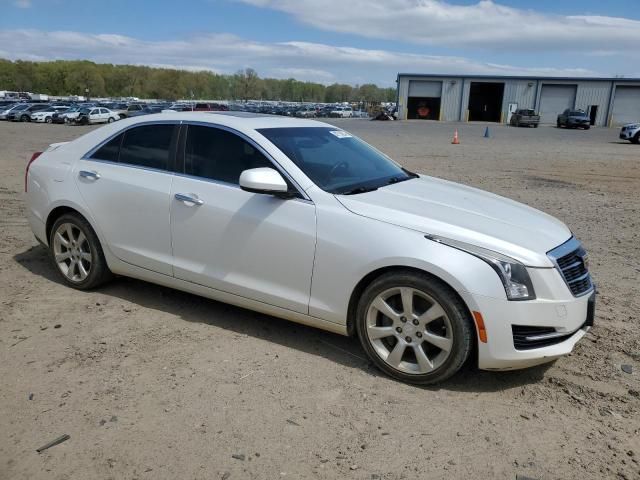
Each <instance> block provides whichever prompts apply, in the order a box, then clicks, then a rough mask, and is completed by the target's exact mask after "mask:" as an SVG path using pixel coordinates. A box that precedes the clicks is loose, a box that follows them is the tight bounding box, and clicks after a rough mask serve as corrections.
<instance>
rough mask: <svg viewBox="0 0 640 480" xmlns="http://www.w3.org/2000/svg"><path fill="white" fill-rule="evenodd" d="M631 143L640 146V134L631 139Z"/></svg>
mask: <svg viewBox="0 0 640 480" xmlns="http://www.w3.org/2000/svg"><path fill="white" fill-rule="evenodd" d="M631 143H634V144H636V145H638V144H640V132H638V133H636V134H635V135H634V136H633V137H632V138H631Z"/></svg>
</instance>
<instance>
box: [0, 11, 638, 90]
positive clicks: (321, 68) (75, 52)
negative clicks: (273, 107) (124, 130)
mask: <svg viewBox="0 0 640 480" xmlns="http://www.w3.org/2000/svg"><path fill="white" fill-rule="evenodd" d="M639 6H640V1H639V0H607V1H602V0H579V1H578V0H536V1H531V0H526V1H525V0H182V1H176V0H0V58H7V59H10V60H16V59H23V60H55V59H65V60H68V59H87V60H92V61H95V62H99V63H117V64H125V63H128V64H137V65H151V66H160V67H177V68H185V69H189V70H210V71H214V72H218V73H234V72H236V71H237V70H239V69H243V68H248V67H251V68H254V69H255V70H257V71H258V73H259V75H260V76H262V77H275V78H297V79H299V80H309V81H316V82H320V83H324V84H330V83H334V82H339V83H349V84H352V85H356V84H363V83H376V84H378V85H380V86H394V85H395V80H396V75H397V73H398V72H405V73H406V72H411V73H438V74H448V73H451V74H488V75H494V74H505V75H546V76H607V77H608V76H619V75H623V76H626V77H640V8H638V7H639Z"/></svg>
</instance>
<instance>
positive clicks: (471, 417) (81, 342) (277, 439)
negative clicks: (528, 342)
mask: <svg viewBox="0 0 640 480" xmlns="http://www.w3.org/2000/svg"><path fill="white" fill-rule="evenodd" d="M335 123H336V124H338V125H340V126H342V127H343V128H345V129H347V130H350V131H351V132H353V133H355V134H357V135H360V136H361V137H363V138H364V139H365V140H367V141H369V142H371V143H372V144H374V145H375V146H377V147H378V148H379V149H381V150H382V151H384V152H386V153H388V154H389V155H391V156H392V157H394V158H395V159H397V160H398V161H400V162H401V163H403V164H404V165H405V166H407V167H408V168H411V169H415V170H417V171H420V172H424V173H429V174H431V175H435V176H438V177H443V178H447V179H450V180H454V181H459V182H463V183H467V184H471V185H474V186H477V187H480V188H483V189H486V190H490V191H492V192H495V193H498V194H501V195H505V196H508V197H511V198H514V199H516V200H519V201H522V202H525V203H527V204H529V205H532V206H534V207H536V208H539V209H541V210H544V211H546V212H548V213H550V214H552V215H555V216H557V217H559V218H560V219H562V220H563V221H565V222H566V223H567V224H568V225H570V227H571V229H572V230H573V232H574V233H575V234H576V235H577V236H578V237H579V238H580V239H581V240H582V241H583V243H584V244H585V246H586V248H587V249H588V251H589V253H590V257H591V265H592V273H593V275H594V277H595V280H596V282H597V284H598V289H599V292H600V293H599V297H598V308H597V315H596V322H597V323H596V327H595V328H594V329H593V330H592V331H591V332H590V333H589V334H588V335H587V336H586V337H585V338H584V339H583V341H582V342H581V343H580V344H579V345H578V346H577V348H576V350H575V352H574V353H573V354H572V355H570V356H568V357H566V358H562V359H560V360H558V361H557V362H555V363H553V364H551V365H547V366H544V367H539V368H535V369H530V370H525V371H518V372H510V373H490V372H481V371H478V370H476V369H475V368H474V367H473V366H472V365H470V366H468V367H467V368H465V370H464V371H463V372H462V373H461V374H459V375H457V376H456V377H455V378H454V379H452V380H451V381H449V382H447V383H445V384H443V385H440V386H438V387H431V388H420V387H415V386H409V385H404V384H402V383H399V382H396V381H393V380H390V379H389V378H386V377H384V376H383V375H381V374H380V373H379V372H378V371H377V370H376V369H375V368H373V367H372V365H371V364H370V363H369V362H368V361H367V360H366V359H365V356H364V352H363V351H362V350H361V348H360V346H359V345H358V343H357V341H356V340H352V339H348V338H344V337H340V336H337V335H332V334H329V333H325V332H322V331H319V330H314V329H311V328H306V327H303V326H298V325H295V324H292V323H288V322H286V321H282V320H278V319H275V318H272V317H268V316H265V315H260V314H256V313H253V312H250V311H246V310H242V309H239V308H235V307H231V306H228V305H224V304H221V303H217V302H213V301H209V300H206V299H202V298H199V297H196V296H193V295H189V294H185V293H181V292H177V291H172V290H169V289H166V288H161V287H158V286H154V285H151V284H147V283H144V282H140V281H134V280H128V279H118V280H116V281H114V282H113V283H111V284H109V285H108V286H105V287H104V288H102V289H100V290H97V291H93V292H78V291H74V290H71V289H69V288H67V287H65V286H63V285H62V284H61V283H60V281H59V280H58V279H57V278H56V274H55V272H54V270H53V268H52V266H51V265H50V264H49V262H48V261H47V255H46V252H45V250H44V249H43V248H42V247H40V246H38V244H37V242H36V241H35V240H34V237H33V236H32V234H31V232H30V230H29V227H28V225H27V223H26V221H25V219H24V205H23V201H22V190H23V182H24V167H25V163H26V161H27V159H28V157H29V155H30V152H32V151H35V150H39V149H42V148H44V147H46V145H48V144H49V143H52V142H57V141H64V140H69V139H72V138H75V137H76V136H78V135H80V134H82V133H83V132H85V131H87V130H88V128H90V127H66V126H57V125H31V124H9V123H6V122H3V123H1V124H0V167H1V168H2V175H1V176H0V212H1V213H0V225H1V228H2V230H1V232H2V233H1V235H0V300H1V308H0V378H1V379H2V383H1V388H0V432H1V433H0V478H1V479H5V478H6V479H12V480H14V479H71V478H74V479H76V478H78V479H80V478H82V479H89V478H91V479H94V478H96V479H97V478H100V479H102V478H104V479H125V478H126V479H154V480H155V479H175V478H181V479H216V478H223V479H244V478H265V479H274V478H295V479H298V478H326V479H333V478H338V477H342V478H354V479H373V478H380V479H396V478H407V479H409V478H448V479H463V478H464V479H466V478H478V479H514V478H515V477H516V475H523V476H528V477H532V478H536V479H602V478H620V479H637V478H640V465H639V464H638V461H639V460H640V420H639V418H640V414H639V412H640V398H639V396H640V393H639V392H640V381H639V378H640V335H639V333H640V324H639V323H638V320H639V315H638V312H639V310H640V299H639V295H638V293H639V292H638V278H639V277H640V275H639V273H640V238H639V233H638V232H639V231H640V228H639V224H640V215H639V212H640V195H639V193H638V191H639V187H640V167H639V165H640V147H637V146H634V145H630V144H627V143H622V142H619V141H618V139H617V130H613V129H592V130H590V131H568V130H558V129H555V128H552V127H541V128H539V129H515V128H506V127H497V126H496V127H491V138H488V139H486V138H483V133H484V128H485V126H484V125H479V124H478V125H471V124H469V125H455V124H446V123H436V122H419V121H415V122H368V121H364V120H344V121H336V122H335ZM456 127H457V128H459V130H460V138H461V142H462V144H461V145H457V146H454V145H451V137H452V134H453V129H454V128H456ZM622 365H625V367H624V369H625V370H627V371H630V372H632V373H625V372H624V371H623V369H622ZM627 366H628V367H627ZM62 434H69V435H70V436H71V438H70V439H69V440H67V441H66V442H64V443H62V444H61V445H58V446H56V447H53V448H51V449H49V450H47V451H45V452H43V453H41V454H38V453H36V448H38V447H40V446H41V445H43V444H45V443H47V442H48V441H50V440H52V439H54V438H56V437H58V436H60V435H62Z"/></svg>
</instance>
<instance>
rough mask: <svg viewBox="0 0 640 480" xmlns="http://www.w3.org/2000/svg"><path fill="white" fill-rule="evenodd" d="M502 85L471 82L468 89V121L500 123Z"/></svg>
mask: <svg viewBox="0 0 640 480" xmlns="http://www.w3.org/2000/svg"><path fill="white" fill-rule="evenodd" d="M503 96H504V83H489V82H471V86H470V89H469V121H470V122H500V121H501V120H502V118H501V117H502V97H503Z"/></svg>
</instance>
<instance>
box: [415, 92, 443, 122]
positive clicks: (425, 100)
mask: <svg viewBox="0 0 640 480" xmlns="http://www.w3.org/2000/svg"><path fill="white" fill-rule="evenodd" d="M407 118H408V119H409V120H414V119H420V120H439V119H440V97H409V99H408V101H407Z"/></svg>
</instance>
